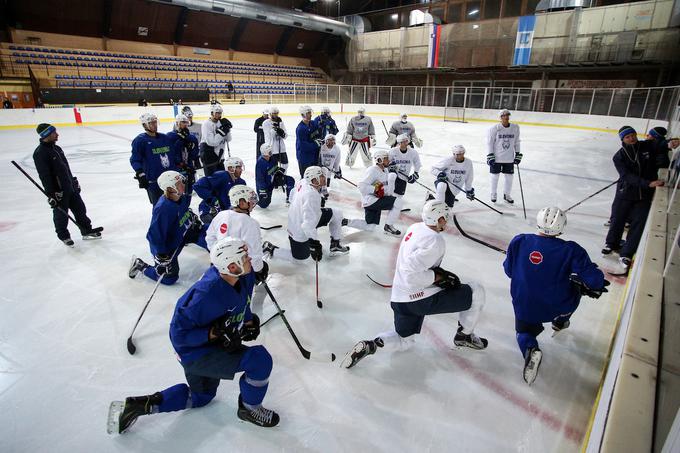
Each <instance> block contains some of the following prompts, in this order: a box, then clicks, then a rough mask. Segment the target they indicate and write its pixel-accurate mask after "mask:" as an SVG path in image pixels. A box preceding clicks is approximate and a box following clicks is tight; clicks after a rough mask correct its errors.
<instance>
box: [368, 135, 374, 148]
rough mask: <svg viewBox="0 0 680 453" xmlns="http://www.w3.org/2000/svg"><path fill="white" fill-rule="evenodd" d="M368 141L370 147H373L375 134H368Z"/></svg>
mask: <svg viewBox="0 0 680 453" xmlns="http://www.w3.org/2000/svg"><path fill="white" fill-rule="evenodd" d="M368 142H369V144H370V145H371V148H373V147H375V135H371V136H369V140H368Z"/></svg>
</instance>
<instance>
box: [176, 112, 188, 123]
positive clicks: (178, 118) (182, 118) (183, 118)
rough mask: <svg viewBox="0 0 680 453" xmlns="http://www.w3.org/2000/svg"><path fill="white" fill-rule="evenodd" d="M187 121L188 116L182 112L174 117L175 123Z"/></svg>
mask: <svg viewBox="0 0 680 453" xmlns="http://www.w3.org/2000/svg"><path fill="white" fill-rule="evenodd" d="M188 122H189V117H187V116H186V115H185V114H184V113H180V114H178V115H177V116H176V117H175V123H188Z"/></svg>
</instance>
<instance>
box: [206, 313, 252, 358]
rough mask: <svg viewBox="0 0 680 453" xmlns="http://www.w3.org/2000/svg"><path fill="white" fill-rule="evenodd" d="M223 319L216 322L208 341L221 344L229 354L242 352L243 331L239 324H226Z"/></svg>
mask: <svg viewBox="0 0 680 453" xmlns="http://www.w3.org/2000/svg"><path fill="white" fill-rule="evenodd" d="M253 316H254V315H253ZM224 323H225V321H224V319H223V318H220V319H218V320H217V321H215V324H214V325H213V326H212V327H211V328H210V335H209V337H208V339H209V340H210V338H212V341H216V342H219V343H220V346H222V347H223V348H224V349H225V350H226V351H227V352H230V353H234V352H239V351H240V350H241V347H242V344H241V331H240V329H239V328H238V326H237V324H235V323H231V324H229V325H225V324H224Z"/></svg>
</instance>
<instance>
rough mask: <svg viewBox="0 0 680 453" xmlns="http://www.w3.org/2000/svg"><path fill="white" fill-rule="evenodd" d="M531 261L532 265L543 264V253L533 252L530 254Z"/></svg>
mask: <svg viewBox="0 0 680 453" xmlns="http://www.w3.org/2000/svg"><path fill="white" fill-rule="evenodd" d="M529 261H531V263H532V264H541V263H542V262H543V255H542V254H541V252H537V251H533V252H531V253H530V254H529Z"/></svg>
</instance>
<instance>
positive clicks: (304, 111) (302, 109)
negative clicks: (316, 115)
mask: <svg viewBox="0 0 680 453" xmlns="http://www.w3.org/2000/svg"><path fill="white" fill-rule="evenodd" d="M308 113H309V114H310V115H311V113H312V108H311V107H310V106H308V105H302V106H300V115H302V116H305V115H306V114H308Z"/></svg>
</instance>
